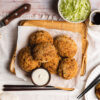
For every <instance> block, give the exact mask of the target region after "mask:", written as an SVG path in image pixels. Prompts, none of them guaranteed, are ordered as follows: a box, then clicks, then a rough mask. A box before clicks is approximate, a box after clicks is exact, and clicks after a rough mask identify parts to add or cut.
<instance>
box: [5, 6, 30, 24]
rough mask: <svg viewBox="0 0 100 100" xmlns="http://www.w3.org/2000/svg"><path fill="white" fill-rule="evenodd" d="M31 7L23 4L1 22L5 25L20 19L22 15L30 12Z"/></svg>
mask: <svg viewBox="0 0 100 100" xmlns="http://www.w3.org/2000/svg"><path fill="white" fill-rule="evenodd" d="M30 8H31V5H30V4H24V5H22V6H21V7H19V8H18V9H17V10H15V11H13V12H12V13H11V14H9V15H8V16H7V17H6V18H5V19H4V20H3V22H4V23H5V25H7V24H9V23H10V22H11V21H12V20H13V19H15V18H18V17H20V16H21V15H22V14H24V13H26V12H28V11H30Z"/></svg>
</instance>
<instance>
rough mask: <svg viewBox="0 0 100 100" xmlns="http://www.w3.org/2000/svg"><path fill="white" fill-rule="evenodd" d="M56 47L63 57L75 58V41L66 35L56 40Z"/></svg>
mask: <svg viewBox="0 0 100 100" xmlns="http://www.w3.org/2000/svg"><path fill="white" fill-rule="evenodd" d="M54 45H55V47H56V49H57V50H58V54H59V55H60V56H62V57H73V56H75V54H76V52H77V45H76V43H75V41H74V40H72V39H71V38H70V37H67V36H66V35H60V36H57V37H56V38H55V39H54Z"/></svg>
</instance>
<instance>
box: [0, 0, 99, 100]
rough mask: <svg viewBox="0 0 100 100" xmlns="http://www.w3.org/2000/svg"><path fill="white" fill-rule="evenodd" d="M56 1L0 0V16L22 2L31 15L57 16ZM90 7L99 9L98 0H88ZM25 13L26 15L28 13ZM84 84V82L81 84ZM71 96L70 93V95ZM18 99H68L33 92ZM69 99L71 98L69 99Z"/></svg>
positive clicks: (66, 99) (67, 99)
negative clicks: (28, 7) (26, 5)
mask: <svg viewBox="0 0 100 100" xmlns="http://www.w3.org/2000/svg"><path fill="white" fill-rule="evenodd" d="M57 2H58V0H0V18H2V17H4V16H5V15H7V14H8V13H10V12H11V11H13V10H14V9H16V8H17V7H18V6H20V5H22V4H24V3H30V4H31V6H32V8H31V11H30V12H29V13H28V14H30V15H32V16H34V15H36V14H38V15H43V14H45V15H53V16H56V17H58V18H59V15H58V12H57ZM90 2H91V6H92V9H100V0H90ZM28 14H26V15H28ZM83 85H84V84H83ZM71 96H72V95H71ZM19 97H20V100H69V98H68V97H67V96H64V95H63V94H62V95H59V94H58V95H57V94H56V95H55V94H54V93H52V94H51V95H50V94H48V95H47V94H46V95H45V94H44V95H43V94H33V97H32V98H31V95H26V94H22V95H20V94H19ZM70 100H71V99H70Z"/></svg>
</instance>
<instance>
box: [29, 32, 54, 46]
mask: <svg viewBox="0 0 100 100" xmlns="http://www.w3.org/2000/svg"><path fill="white" fill-rule="evenodd" d="M44 42H49V43H52V44H53V38H52V36H51V35H50V34H49V33H48V32H47V31H36V32H34V33H32V34H31V35H30V36H29V45H30V46H33V45H35V44H39V43H44Z"/></svg>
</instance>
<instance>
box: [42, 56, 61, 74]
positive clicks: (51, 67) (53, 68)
mask: <svg viewBox="0 0 100 100" xmlns="http://www.w3.org/2000/svg"><path fill="white" fill-rule="evenodd" d="M60 59H61V58H60V56H58V55H57V56H56V57H55V58H54V59H52V60H51V61H49V62H47V63H43V67H44V68H46V69H47V70H48V71H49V72H50V73H52V74H56V73H57V69H58V65H59V61H60Z"/></svg>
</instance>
